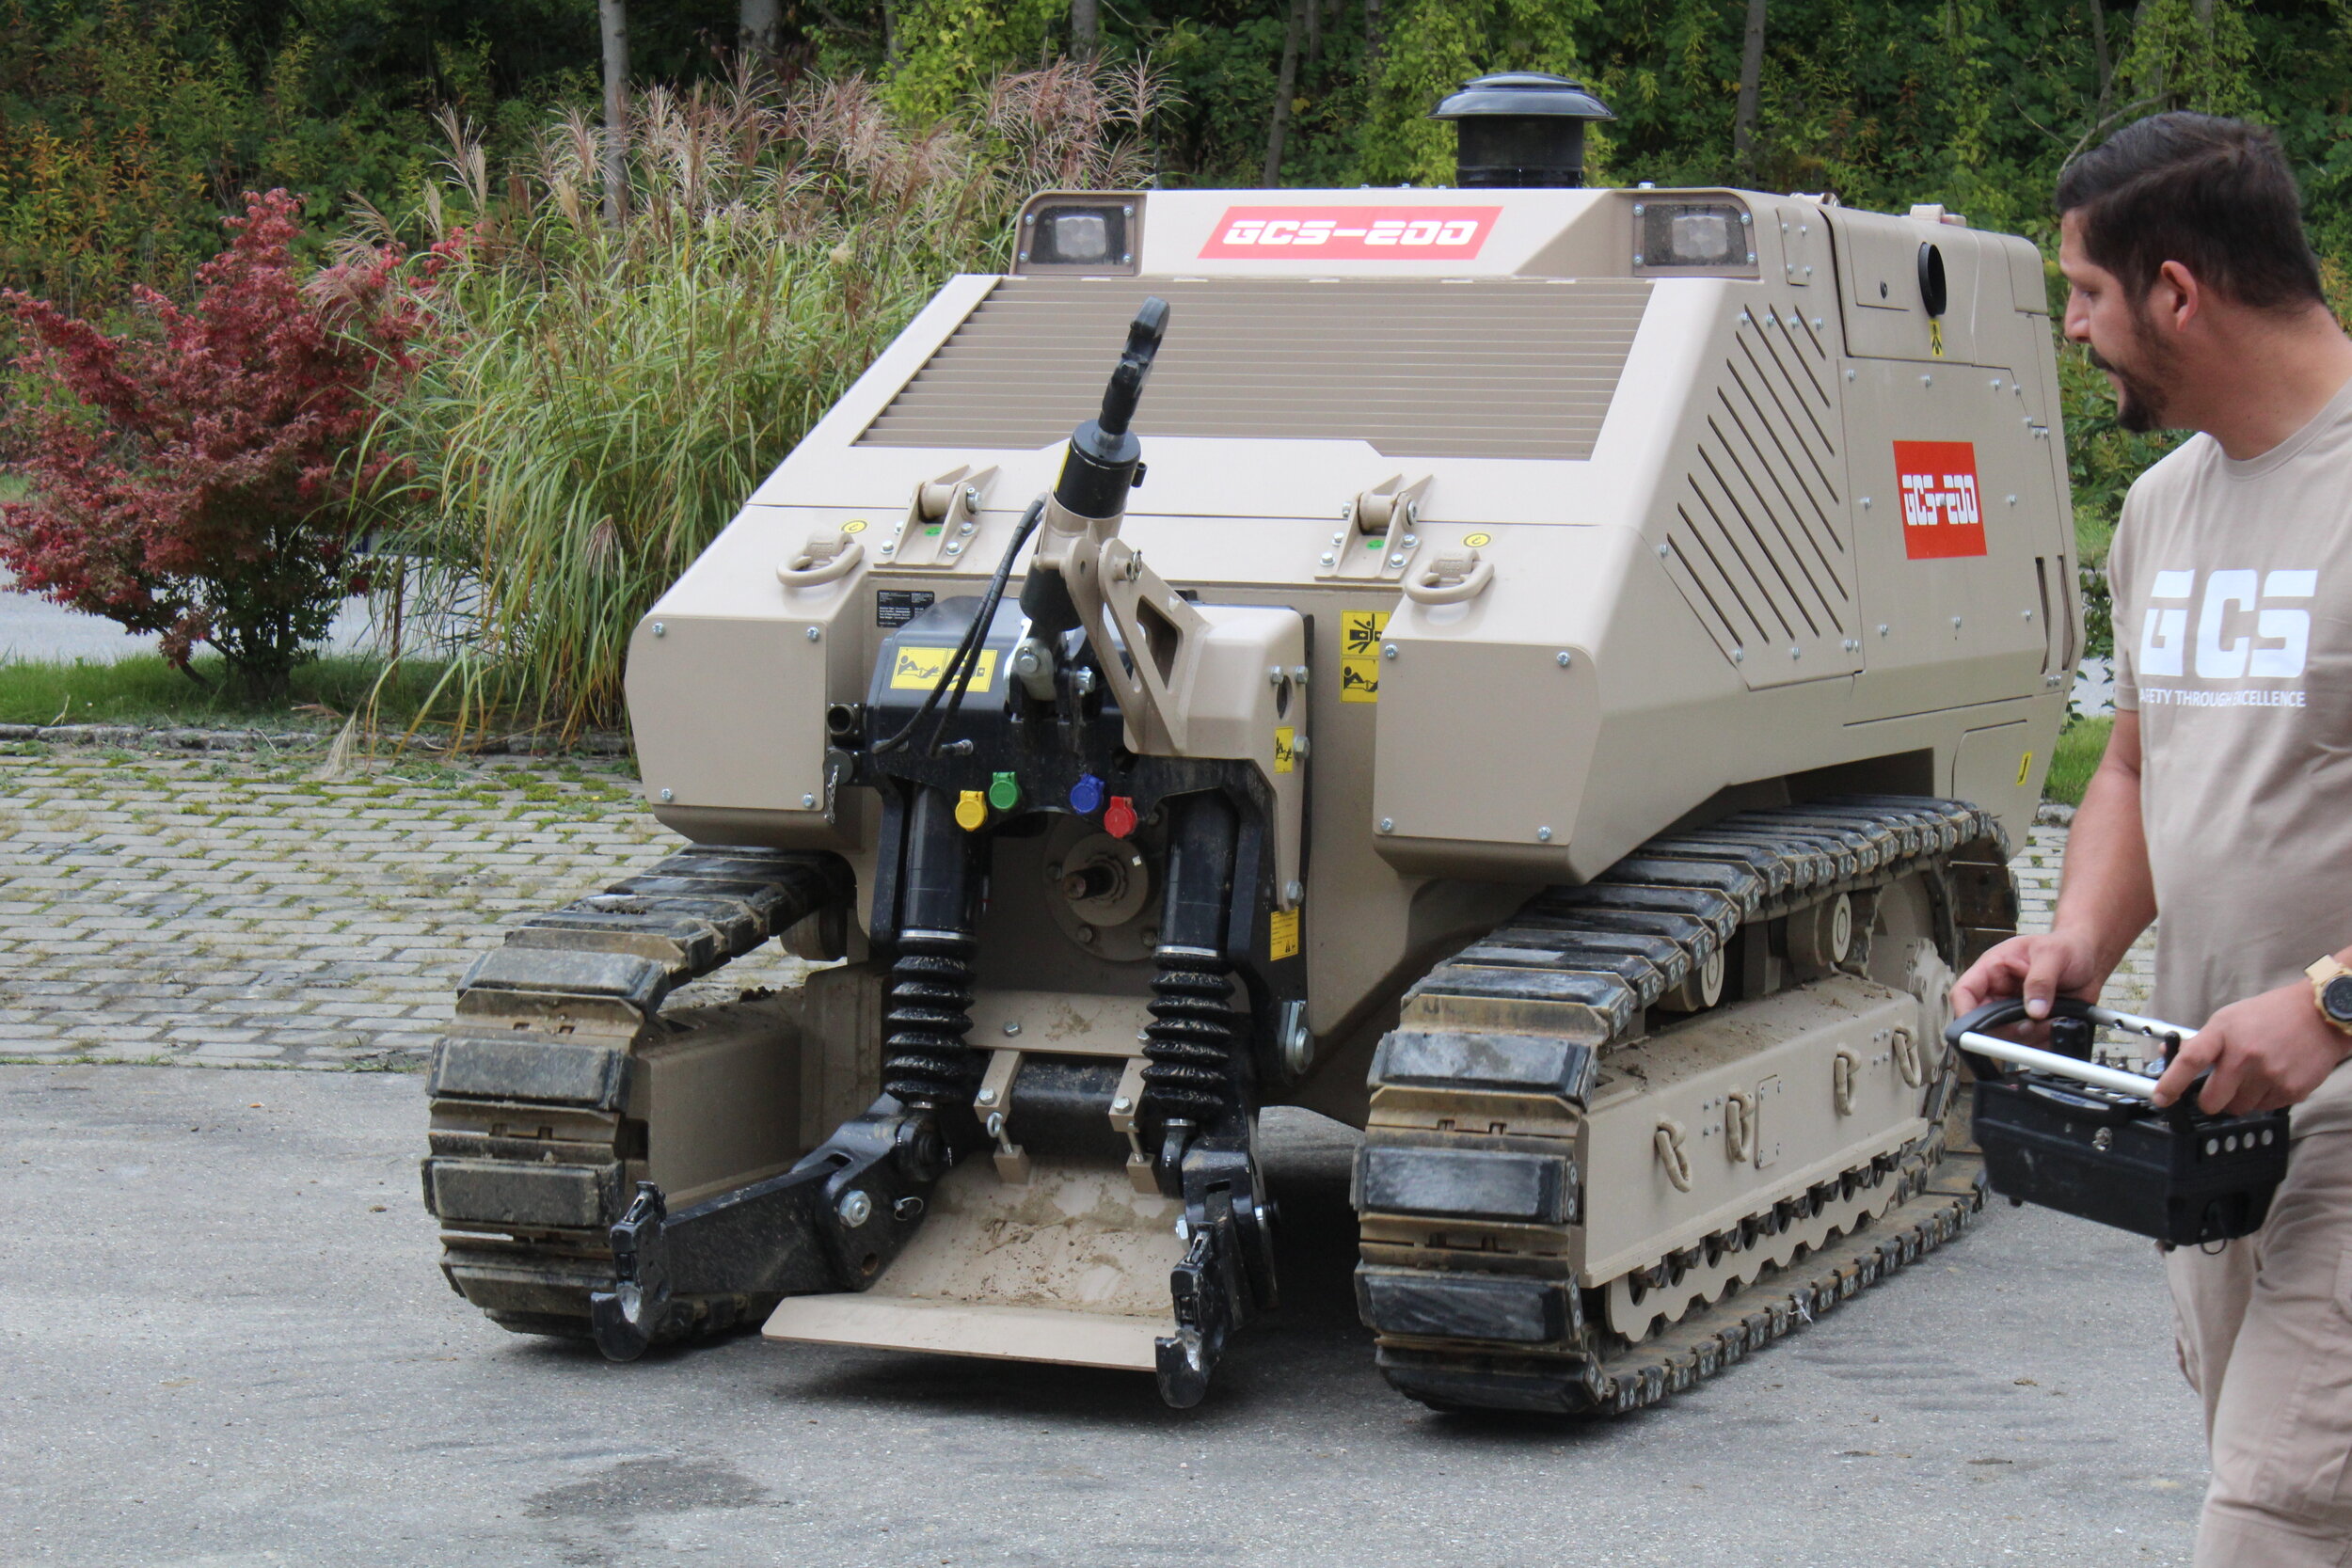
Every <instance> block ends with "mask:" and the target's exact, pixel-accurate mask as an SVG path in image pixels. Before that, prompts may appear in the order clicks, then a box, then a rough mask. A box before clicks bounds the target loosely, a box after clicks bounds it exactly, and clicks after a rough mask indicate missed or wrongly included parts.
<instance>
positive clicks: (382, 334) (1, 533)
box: [0, 190, 421, 696]
mask: <svg viewBox="0 0 2352 1568" xmlns="http://www.w3.org/2000/svg"><path fill="white" fill-rule="evenodd" d="M297 214H298V208H297V205H296V202H295V198H293V197H291V196H289V195H288V194H287V193H286V192H284V191H282V190H276V191H271V192H269V193H268V194H267V195H265V196H263V195H254V194H251V193H248V194H247V195H246V215H245V216H244V217H242V218H230V219H228V220H226V222H227V226H228V228H229V229H230V232H231V235H232V238H231V239H230V245H229V247H228V248H227V249H226V250H224V251H222V252H221V253H220V254H219V255H218V256H216V257H215V258H214V259H213V260H212V261H209V262H207V263H205V265H204V266H202V267H201V268H199V270H198V272H197V275H196V281H197V298H196V302H195V304H194V305H193V306H192V307H190V308H189V309H184V310H183V309H181V308H179V307H178V306H175V305H174V304H172V302H171V301H169V300H167V299H166V298H164V297H163V296H162V295H160V294H157V293H153V292H152V291H151V290H146V289H141V290H139V291H137V295H138V303H139V304H140V306H141V307H142V308H143V309H144V310H145V312H146V313H147V314H148V315H150V316H151V318H152V321H153V324H154V325H153V327H152V328H151V329H149V330H145V331H140V330H130V331H123V332H109V331H107V330H105V329H103V328H102V327H100V326H97V325H93V324H91V323H89V322H87V321H82V320H77V319H75V318H73V317H71V316H68V315H66V314H65V313H63V312H62V311H60V310H58V309H56V308H55V307H54V306H52V305H50V304H49V303H48V302H47V301H45V300H40V299H35V298H33V297H32V296H30V295H28V294H24V293H19V292H16V291H7V292H0V306H5V308H7V309H8V310H10V311H11V312H12V313H13V314H14V315H15V317H16V319H17V321H18V323H19V324H20V325H21V326H22V327H23V329H24V334H23V342H24V350H23V352H22V353H20V354H19V355H18V356H17V359H16V366H17V369H18V370H19V371H20V372H24V376H25V378H26V379H27V381H28V382H29V383H30V385H31V386H32V388H33V389H34V391H35V395H34V396H32V397H29V398H26V399H24V400H23V401H22V402H21V403H20V404H17V405H16V406H14V407H12V408H8V409H0V420H5V421H6V422H7V425H8V435H9V436H11V437H12V438H13V444H14V445H15V446H16V447H17V449H18V450H20V451H30V453H31V455H30V457H29V458H27V459H26V460H24V461H23V462H20V463H18V464H15V465H14V466H13V467H14V471H16V472H18V473H21V474H22V475H24V477H25V478H26V479H27V480H28V481H29V482H30V483H29V490H28V493H27V496H26V499H24V500H22V501H20V502H16V503H14V504H10V505H5V506H0V562H6V563H7V565H8V567H9V568H10V569H11V570H12V571H14V572H15V573H16V575H17V580H18V583H19V585H20V586H22V587H24V588H26V589H30V590H33V591H35V592H38V593H40V594H44V595H46V596H47V597H49V598H51V599H54V600H56V602H57V603H59V604H63V605H67V606H70V607H72V609H75V610H87V611H90V612H91V613H94V614H98V615H103V616H105V617H107V618H108V619H110V620H114V621H118V622H120V623H121V624H122V625H123V626H126V627H128V628H130V629H131V630H133V631H142V632H160V633H162V634H163V652H164V657H166V658H167V659H169V660H170V661H171V662H172V663H173V664H174V665H176V666H178V667H179V668H180V669H182V670H185V671H188V673H190V674H194V673H195V672H194V671H193V670H192V669H190V667H189V659H190V658H191V657H192V656H193V655H194V653H195V651H196V649H197V648H198V647H199V645H204V644H209V645H211V646H212V647H214V648H215V649H217V650H218V651H219V652H220V653H221V655H222V656H223V657H224V658H225V659H226V660H227V661H228V664H229V666H230V670H231V671H232V672H233V673H235V674H236V675H237V676H238V677H239V678H240V679H241V680H242V681H243V682H244V683H245V684H246V686H247V688H248V689H251V690H253V691H254V692H255V693H256V694H258V695H262V696H276V695H279V694H282V693H283V691H284V689H285V686H286V676H287V673H288V672H289V671H290V670H291V669H292V668H293V667H294V664H296V663H297V662H298V661H300V660H301V659H302V658H303V657H307V654H308V650H309V649H310V646H311V645H312V644H314V643H316V642H317V641H319V640H320V639H321V638H322V637H324V636H325V635H326V629H327V626H328V624H329V623H330V622H331V621H332V620H333V618H334V613H335V609H336V606H337V605H338V604H339V603H340V602H341V600H342V597H343V596H344V595H345V594H351V593H358V592H362V591H364V590H365V588H366V585H367V584H366V573H365V569H364V565H363V563H362V562H361V561H360V560H359V558H358V554H357V551H356V550H355V547H354V546H355V545H356V543H357V541H358V535H359V532H360V530H361V529H362V528H363V527H364V526H365V521H366V516H367V509H366V505H365V498H366V497H367V496H368V495H369V494H370V492H371V491H372V489H373V487H374V486H375V485H376V484H377V483H378V482H380V481H382V480H383V479H385V478H386V477H387V475H388V474H389V472H390V471H391V470H392V469H393V468H394V467H396V466H397V465H398V464H399V461H400V460H399V459H398V458H397V457H396V456H395V455H393V454H390V453H387V452H381V451H375V452H371V451H367V450H366V448H365V436H366V435H367V432H368V428H369V426H370V424H371V423H372V422H373V420H374V418H375V415H376V413H377V410H378V407H379V400H380V399H382V398H383V397H385V396H387V395H389V393H391V392H393V391H395V390H396V389H397V388H398V386H399V384H400V383H401V382H403V381H405V379H406V377H407V376H408V375H409V373H410V372H412V371H413V370H414V369H415V362H414V359H413V358H412V356H411V348H412V345H413V344H414V343H415V341H416V340H417V338H418V335H419V332H420V330H421V322H420V321H419V319H418V316H417V313H416V308H415V303H414V299H413V296H411V295H409V294H407V293H405V292H404V291H403V290H402V289H401V288H400V287H399V277H398V274H399V270H400V267H401V264H402V256H401V253H400V252H399V250H398V249H397V248H396V247H386V248H383V249H379V250H375V251H373V252H369V253H367V254H365V255H363V256H360V257H358V259H356V260H352V261H343V262H341V263H338V264H337V265H334V266H330V267H327V268H326V269H324V270H322V271H320V272H318V273H316V274H314V275H313V276H311V277H310V278H309V279H308V280H307V281H306V280H305V279H303V278H302V277H301V276H300V274H299V271H298V269H297V266H296V263H295V261H294V257H293V255H292V252H291V249H290V246H291V244H292V242H293V241H294V238H295V236H296V235H297V234H298V233H299V232H300V221H299V218H298V216H297Z"/></svg>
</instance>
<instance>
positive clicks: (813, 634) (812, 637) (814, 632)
mask: <svg viewBox="0 0 2352 1568" xmlns="http://www.w3.org/2000/svg"><path fill="white" fill-rule="evenodd" d="M824 635H825V634H824V633H823V632H821V631H818V629H817V628H816V627H815V626H811V627H809V628H808V640H809V641H811V642H814V641H817V640H818V638H820V637H822V636H824Z"/></svg>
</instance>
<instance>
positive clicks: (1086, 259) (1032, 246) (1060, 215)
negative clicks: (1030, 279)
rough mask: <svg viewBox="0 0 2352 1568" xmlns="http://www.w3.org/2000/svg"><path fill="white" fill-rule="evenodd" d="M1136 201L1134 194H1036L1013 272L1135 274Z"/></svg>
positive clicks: (1025, 219) (1025, 218)
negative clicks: (1086, 196) (1085, 197)
mask: <svg viewBox="0 0 2352 1568" xmlns="http://www.w3.org/2000/svg"><path fill="white" fill-rule="evenodd" d="M1136 212H1137V203H1136V198H1132V197H1097V198H1092V199H1088V200H1080V199H1075V198H1070V197H1038V198H1033V199H1032V200H1031V201H1030V203H1029V207H1028V210H1027V211H1026V212H1025V213H1023V214H1021V245H1020V247H1019V250H1018V252H1017V254H1016V255H1015V256H1014V258H1013V268H1012V270H1013V271H1015V272H1017V273H1034V272H1096V273H1103V272H1133V271H1134V270H1135V261H1136Z"/></svg>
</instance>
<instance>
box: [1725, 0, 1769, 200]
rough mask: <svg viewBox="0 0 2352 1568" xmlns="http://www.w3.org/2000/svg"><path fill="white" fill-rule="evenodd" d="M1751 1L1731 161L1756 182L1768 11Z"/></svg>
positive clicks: (1742, 49)
mask: <svg viewBox="0 0 2352 1568" xmlns="http://www.w3.org/2000/svg"><path fill="white" fill-rule="evenodd" d="M1765 4H1766V0H1748V36H1747V38H1746V39H1745V40H1743V41H1742V42H1741V43H1740V102H1739V104H1738V106H1737V107H1735V108H1734V109H1733V110H1732V114H1731V161H1732V163H1733V164H1734V165H1735V166H1737V167H1738V168H1739V170H1740V179H1741V180H1742V181H1743V182H1746V183H1748V184H1751V185H1752V184H1754V183H1755V182H1756V99H1757V96H1758V95H1759V94H1760V93H1761V91H1762V90H1763V86H1764V7H1765Z"/></svg>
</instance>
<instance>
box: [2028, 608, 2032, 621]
mask: <svg viewBox="0 0 2352 1568" xmlns="http://www.w3.org/2000/svg"><path fill="white" fill-rule="evenodd" d="M2032 619H2033V611H2032V610H2027V611H2026V620H2028V621H2030V620H2032Z"/></svg>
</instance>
